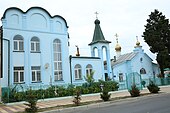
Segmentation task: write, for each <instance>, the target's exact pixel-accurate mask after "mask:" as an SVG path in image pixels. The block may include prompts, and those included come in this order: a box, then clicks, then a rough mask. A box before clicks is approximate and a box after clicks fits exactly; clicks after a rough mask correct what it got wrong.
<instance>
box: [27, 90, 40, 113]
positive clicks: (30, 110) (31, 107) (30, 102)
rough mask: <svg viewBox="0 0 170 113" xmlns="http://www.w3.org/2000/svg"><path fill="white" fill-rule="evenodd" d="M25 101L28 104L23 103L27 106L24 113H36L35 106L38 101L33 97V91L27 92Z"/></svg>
mask: <svg viewBox="0 0 170 113" xmlns="http://www.w3.org/2000/svg"><path fill="white" fill-rule="evenodd" d="M25 99H26V100H25V101H26V102H28V103H25V105H26V106H28V108H25V111H26V112H28V113H35V112H37V110H38V107H37V106H36V105H37V100H38V99H37V96H36V95H35V93H34V91H32V90H31V89H30V90H28V91H27V95H26V98H25Z"/></svg>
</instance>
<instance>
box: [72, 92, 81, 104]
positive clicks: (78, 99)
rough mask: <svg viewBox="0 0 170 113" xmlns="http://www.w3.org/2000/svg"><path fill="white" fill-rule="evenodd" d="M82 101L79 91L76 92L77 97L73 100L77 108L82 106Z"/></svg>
mask: <svg viewBox="0 0 170 113" xmlns="http://www.w3.org/2000/svg"><path fill="white" fill-rule="evenodd" d="M80 100H81V93H80V90H79V89H76V90H75V96H74V99H73V102H74V104H75V105H76V106H78V105H80Z"/></svg>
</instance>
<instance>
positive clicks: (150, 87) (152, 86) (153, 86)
mask: <svg viewBox="0 0 170 113" xmlns="http://www.w3.org/2000/svg"><path fill="white" fill-rule="evenodd" d="M147 88H148V90H149V91H150V93H158V92H159V91H160V88H159V87H158V86H157V85H156V84H154V82H153V81H150V83H149V85H148V86H147Z"/></svg>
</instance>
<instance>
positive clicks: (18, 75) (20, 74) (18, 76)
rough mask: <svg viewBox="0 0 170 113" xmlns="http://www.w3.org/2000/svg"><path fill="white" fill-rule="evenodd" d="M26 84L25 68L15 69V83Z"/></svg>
mask: <svg viewBox="0 0 170 113" xmlns="http://www.w3.org/2000/svg"><path fill="white" fill-rule="evenodd" d="M23 82H24V67H14V83H23Z"/></svg>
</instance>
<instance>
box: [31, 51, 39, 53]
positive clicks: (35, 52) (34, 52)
mask: <svg viewBox="0 0 170 113" xmlns="http://www.w3.org/2000/svg"><path fill="white" fill-rule="evenodd" d="M30 53H41V51H31V52H30Z"/></svg>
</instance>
